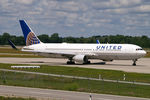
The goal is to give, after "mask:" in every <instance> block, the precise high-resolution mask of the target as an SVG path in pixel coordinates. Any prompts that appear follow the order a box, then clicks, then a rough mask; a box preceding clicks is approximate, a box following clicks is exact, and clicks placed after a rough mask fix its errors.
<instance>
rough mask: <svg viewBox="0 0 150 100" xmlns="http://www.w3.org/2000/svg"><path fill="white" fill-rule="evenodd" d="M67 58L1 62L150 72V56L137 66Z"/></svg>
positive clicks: (0, 61)
mask: <svg viewBox="0 0 150 100" xmlns="http://www.w3.org/2000/svg"><path fill="white" fill-rule="evenodd" d="M66 62H67V59H57V58H4V57H2V58H0V63H14V64H46V65H60V66H71V67H83V68H95V69H112V70H122V71H126V72H138V73H150V58H141V59H139V60H138V61H137V66H132V61H131V60H114V61H113V62H107V63H106V64H105V65H104V64H101V63H100V62H102V61H101V60H91V64H86V65H82V64H76V65H67V64H66Z"/></svg>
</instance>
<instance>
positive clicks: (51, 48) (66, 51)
mask: <svg viewBox="0 0 150 100" xmlns="http://www.w3.org/2000/svg"><path fill="white" fill-rule="evenodd" d="M22 51H27V52H34V53H38V54H39V55H43V56H47V57H69V56H71V55H72V56H75V55H86V56H87V57H88V59H101V60H106V61H107V60H108V61H109V60H135V59H139V58H141V57H143V56H144V55H145V54H146V52H145V51H144V50H142V48H141V47H139V46H137V45H133V44H72V43H41V44H35V45H30V46H25V47H23V49H22Z"/></svg>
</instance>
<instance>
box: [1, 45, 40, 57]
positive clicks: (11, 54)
mask: <svg viewBox="0 0 150 100" xmlns="http://www.w3.org/2000/svg"><path fill="white" fill-rule="evenodd" d="M0 53H2V54H0V57H19V58H42V56H39V55H34V54H33V53H30V52H23V51H21V49H19V50H14V49H12V48H10V47H1V48H0ZM6 53H7V54H6ZM24 54H25V55H24Z"/></svg>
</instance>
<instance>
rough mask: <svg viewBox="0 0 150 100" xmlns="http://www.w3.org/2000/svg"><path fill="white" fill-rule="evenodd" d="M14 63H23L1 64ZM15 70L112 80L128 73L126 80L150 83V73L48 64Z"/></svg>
mask: <svg viewBox="0 0 150 100" xmlns="http://www.w3.org/2000/svg"><path fill="white" fill-rule="evenodd" d="M12 65H21V64H0V68H4V69H13V68H11V66H12ZM14 70H23V71H30V72H41V73H51V74H59V75H70V76H81V77H92V78H99V75H101V78H104V79H111V80H123V75H124V74H126V81H132V82H133V81H136V82H145V83H150V74H143V73H131V72H123V71H116V70H104V69H92V68H79V67H65V66H48V65H40V68H14Z"/></svg>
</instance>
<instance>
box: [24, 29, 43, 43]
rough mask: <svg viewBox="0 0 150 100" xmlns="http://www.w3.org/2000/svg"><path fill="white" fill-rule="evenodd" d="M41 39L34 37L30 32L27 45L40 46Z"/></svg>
mask: <svg viewBox="0 0 150 100" xmlns="http://www.w3.org/2000/svg"><path fill="white" fill-rule="evenodd" d="M39 43H40V41H39V39H38V38H37V37H36V36H35V35H34V33H33V32H29V34H28V36H27V39H26V45H27V46H29V45H32V44H39Z"/></svg>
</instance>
